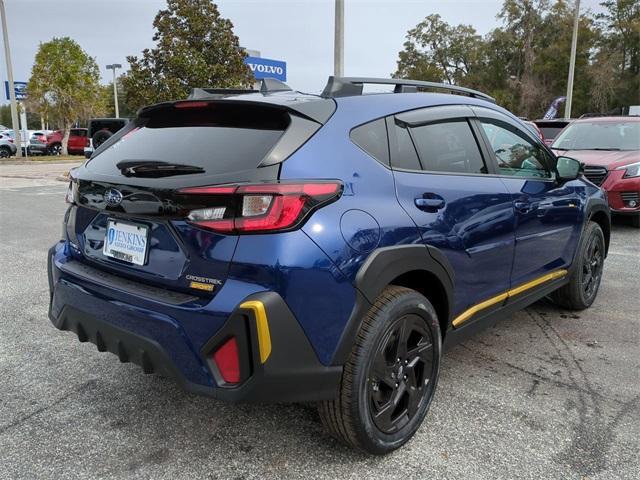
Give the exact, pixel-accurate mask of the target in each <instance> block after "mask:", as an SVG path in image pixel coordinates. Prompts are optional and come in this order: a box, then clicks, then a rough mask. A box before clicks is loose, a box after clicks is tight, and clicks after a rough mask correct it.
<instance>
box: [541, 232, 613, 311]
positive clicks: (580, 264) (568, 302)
mask: <svg viewBox="0 0 640 480" xmlns="http://www.w3.org/2000/svg"><path fill="white" fill-rule="evenodd" d="M604 255H605V243H604V234H603V233H602V229H601V228H600V225H598V224H597V223H595V222H589V223H588V224H587V226H586V228H585V230H584V233H583V235H582V239H581V240H580V245H579V246H578V252H577V253H576V258H575V260H574V265H573V268H572V272H571V277H570V279H569V283H567V284H566V285H564V286H562V287H560V288H559V289H558V290H556V291H555V292H553V293H552V294H551V298H552V299H553V301H554V302H555V303H556V304H558V305H560V306H561V307H564V308H568V309H570V310H584V309H585V308H589V307H590V306H591V304H592V303H593V302H594V300H595V299H596V296H597V295H598V289H599V288H600V281H601V280H602V270H603V267H604Z"/></svg>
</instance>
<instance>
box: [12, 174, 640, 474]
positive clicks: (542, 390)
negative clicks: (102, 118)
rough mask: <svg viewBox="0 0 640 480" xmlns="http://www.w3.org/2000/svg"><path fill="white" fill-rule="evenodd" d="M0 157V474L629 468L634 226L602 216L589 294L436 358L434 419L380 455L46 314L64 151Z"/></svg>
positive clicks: (637, 240) (639, 263) (308, 412)
mask: <svg viewBox="0 0 640 480" xmlns="http://www.w3.org/2000/svg"><path fill="white" fill-rule="evenodd" d="M47 168H48V169H49V170H47V171H46V173H43V171H44V170H45V168H44V167H41V168H40V170H37V169H36V170H34V168H32V167H30V166H24V167H22V168H18V167H11V168H9V167H5V166H0V264H1V265H2V268H0V275H1V276H0V279H1V282H0V285H1V299H2V301H1V308H0V478H11V479H17V478H25V479H33V478H39V479H41V478H55V479H63V478H106V477H108V478H153V479H160V478H210V479H221V478H234V479H253V478H256V479H258V478H260V479H261V478H332V479H333V478H398V479H400V478H402V479H413V478H415V479H418V478H445V479H453V478H456V479H477V478H487V479H513V478H531V479H534V478H535V479H540V478H545V479H551V478H553V479H614V478H615V479H622V478H624V479H627V478H628V479H637V478H640V455H638V452H640V294H639V290H638V285H640V232H639V231H638V230H634V229H633V228H632V227H630V226H628V224H625V223H624V222H616V223H615V224H614V228H613V234H612V244H611V249H610V252H609V258H608V260H607V262H606V264H605V274H604V279H603V283H602V287H601V290H600V294H599V296H598V299H597V301H596V303H595V304H594V306H593V307H592V308H591V309H589V310H587V311H584V312H579V313H578V314H574V313H573V312H565V311H562V310H559V309H557V308H556V307H554V306H553V305H551V304H550V303H547V302H545V301H543V302H539V303H537V304H535V305H533V306H532V307H530V308H528V309H527V310H526V311H523V312H520V313H518V314H516V315H513V316H512V317H511V318H508V319H505V320H503V321H501V322H500V323H498V324H497V325H496V326H495V327H493V328H491V329H489V330H487V331H485V332H483V333H482V334H480V335H478V336H476V337H475V338H473V339H472V340H469V341H467V342H466V343H464V344H462V345H459V346H457V347H455V348H454V349H453V350H452V351H450V352H449V353H448V354H447V355H446V356H445V358H444V363H443V370H442V374H441V377H440V383H439V389H438V391H437V393H436V397H435V400H434V403H433V406H432V408H431V411H430V412H429V414H428V416H427V421H426V422H425V424H424V425H423V426H422V428H421V429H420V430H419V432H418V434H417V435H416V436H415V437H414V439H413V440H412V441H411V442H410V443H409V444H408V445H407V446H406V447H404V448H403V449H401V450H399V451H397V452H395V453H393V454H391V455H388V456H386V457H383V458H377V457H368V456H365V455H362V454H359V453H356V452H353V451H351V450H349V449H347V448H345V447H343V446H342V445H341V444H339V443H337V442H335V441H334V440H332V439H331V438H330V437H328V436H327V435H326V434H325V433H324V431H323V429H322V426H321V424H320V423H319V419H318V417H317V415H316V413H315V409H314V408H313V407H312V406H304V405H228V404H224V403H221V402H218V401H215V400H212V399H209V398H202V397H197V396H195V395H190V394H186V393H184V392H182V391H181V390H179V389H178V388H177V387H176V386H174V385H173V383H171V381H169V380H167V379H163V378H159V377H157V376H149V375H144V374H142V372H141V370H140V369H139V368H138V367H136V366H135V365H132V364H120V363H119V362H118V359H117V358H116V357H115V356H114V355H111V354H101V353H99V352H98V351H97V350H96V348H95V346H93V345H91V344H88V343H85V344H81V343H79V342H78V341H77V339H76V337H75V336H74V335H73V334H70V333H63V332H59V331H57V330H55V329H54V328H53V327H52V326H51V325H50V322H49V320H48V318H47V302H48V287H47V278H46V251H47V249H48V247H49V246H50V245H51V244H52V243H53V242H55V241H56V240H57V239H58V238H59V236H60V230H61V220H62V215H63V212H64V209H65V205H64V200H63V198H64V193H65V190H66V185H65V184H64V183H62V182H59V181H56V180H55V178H56V176H57V175H58V173H59V172H57V170H56V169H58V170H60V171H62V170H64V169H65V168H66V167H64V166H61V167H55V166H53V167H52V166H47Z"/></svg>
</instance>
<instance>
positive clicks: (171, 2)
mask: <svg viewBox="0 0 640 480" xmlns="http://www.w3.org/2000/svg"><path fill="white" fill-rule="evenodd" d="M153 26H154V28H155V34H154V36H153V40H154V41H155V42H156V47H155V48H152V49H145V50H144V51H143V52H142V57H141V58H138V57H135V56H133V57H127V61H128V62H129V65H130V70H129V71H128V72H127V74H126V75H125V76H124V77H123V78H122V84H123V87H124V98H125V103H126V104H127V105H128V106H129V108H130V109H134V110H135V109H138V108H140V107H142V106H144V105H148V104H150V103H157V102H162V101H169V100H176V99H181V98H185V97H186V96H187V95H188V94H189V92H190V90H191V88H193V87H221V88H226V87H245V86H250V85H251V84H252V82H253V75H252V74H251V71H250V69H249V68H248V67H247V66H246V65H245V64H244V58H245V57H246V53H245V52H244V51H243V50H242V49H241V48H240V44H239V41H238V37H236V36H235V35H234V33H233V24H232V23H231V21H229V20H228V19H225V18H223V17H221V16H220V13H219V12H218V8H217V7H216V5H215V4H213V3H212V2H211V0H167V8H166V9H165V10H160V12H158V14H157V15H156V17H155V20H154V21H153Z"/></svg>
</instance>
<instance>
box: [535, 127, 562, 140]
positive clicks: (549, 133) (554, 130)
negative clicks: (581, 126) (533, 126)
mask: <svg viewBox="0 0 640 480" xmlns="http://www.w3.org/2000/svg"><path fill="white" fill-rule="evenodd" d="M538 128H539V129H540V130H542V135H544V138H546V139H547V140H549V139H553V138H556V137H557V136H558V134H559V133H560V132H561V131H562V129H563V128H564V127H538Z"/></svg>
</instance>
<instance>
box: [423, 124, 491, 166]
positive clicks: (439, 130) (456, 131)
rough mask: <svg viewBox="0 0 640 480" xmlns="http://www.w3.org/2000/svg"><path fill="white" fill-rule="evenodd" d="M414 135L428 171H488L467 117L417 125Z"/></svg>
mask: <svg viewBox="0 0 640 480" xmlns="http://www.w3.org/2000/svg"><path fill="white" fill-rule="evenodd" d="M411 136H412V138H413V141H414V142H415V145H416V148H417V149H418V154H419V156H420V161H421V162H422V168H423V169H424V170H426V171H430V172H450V173H487V167H486V165H485V163H484V160H483V159H482V154H481V153H480V149H479V147H478V143H477V141H476V138H475V136H474V134H473V132H472V130H471V127H470V126H469V123H468V122H467V121H466V120H465V119H459V120H455V121H447V122H439V123H432V124H428V125H422V126H419V127H414V128H412V129H411Z"/></svg>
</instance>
